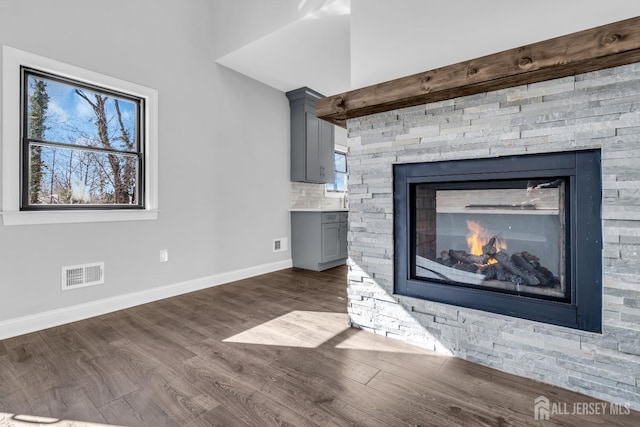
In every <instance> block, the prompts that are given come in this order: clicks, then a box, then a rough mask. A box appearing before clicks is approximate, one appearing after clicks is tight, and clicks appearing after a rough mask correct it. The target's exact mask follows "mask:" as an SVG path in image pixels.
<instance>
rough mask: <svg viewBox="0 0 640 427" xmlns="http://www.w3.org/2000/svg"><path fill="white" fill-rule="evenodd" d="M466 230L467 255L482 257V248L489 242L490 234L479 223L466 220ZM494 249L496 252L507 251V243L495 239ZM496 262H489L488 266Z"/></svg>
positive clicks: (492, 260)
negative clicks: (467, 231) (467, 230)
mask: <svg viewBox="0 0 640 427" xmlns="http://www.w3.org/2000/svg"><path fill="white" fill-rule="evenodd" d="M467 228H468V229H469V233H468V234H467V246H469V253H470V254H472V255H482V247H483V246H484V245H486V244H487V243H488V242H489V240H491V237H492V236H491V233H489V230H487V229H486V228H484V227H483V226H482V225H480V223H479V222H475V221H469V220H467ZM495 246H496V249H497V250H498V251H501V250H505V249H507V242H505V241H504V240H500V239H496V245H495ZM495 262H496V261H495V260H494V259H491V260H489V264H493V263H495Z"/></svg>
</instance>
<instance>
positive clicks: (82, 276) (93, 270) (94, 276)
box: [62, 262, 104, 291]
mask: <svg viewBox="0 0 640 427" xmlns="http://www.w3.org/2000/svg"><path fill="white" fill-rule="evenodd" d="M102 283H104V262H95V263H93V264H83V265H68V266H66V267H62V290H63V291H68V290H69V289H77V288H84V287H85V286H93V285H100V284H102Z"/></svg>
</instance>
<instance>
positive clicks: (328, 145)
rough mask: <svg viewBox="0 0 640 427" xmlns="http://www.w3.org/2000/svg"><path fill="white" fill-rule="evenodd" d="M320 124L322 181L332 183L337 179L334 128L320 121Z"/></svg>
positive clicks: (319, 148)
mask: <svg viewBox="0 0 640 427" xmlns="http://www.w3.org/2000/svg"><path fill="white" fill-rule="evenodd" d="M318 121H319V122H320V146H319V147H318V150H319V159H318V160H319V162H320V179H321V180H322V182H323V183H331V182H333V181H334V179H335V176H334V175H335V171H334V169H335V158H334V150H335V142H334V131H335V130H334V127H333V125H332V124H331V123H328V122H325V121H324V120H320V119H318Z"/></svg>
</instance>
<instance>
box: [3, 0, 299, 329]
mask: <svg viewBox="0 0 640 427" xmlns="http://www.w3.org/2000/svg"><path fill="white" fill-rule="evenodd" d="M214 20H215V16H214V11H213V6H212V4H211V2H210V1H207V0H190V1H188V2H184V1H177V0H134V1H131V0H111V1H100V2H98V1H85V0H56V1H47V0H2V1H0V44H6V45H9V46H13V47H16V48H18V49H22V50H26V51H29V52H32V53H35V54H39V55H42V56H47V57H50V58H53V59H56V60H59V61H63V62H66V63H69V64H72V65H76V66H80V67H84V68H87V69H89V70H92V71H96V72H99V73H103V74H107V75H111V76H114V77H117V78H120V79H124V80H129V81H132V82H134V83H138V84H141V85H144V86H148V87H152V88H155V89H157V90H158V91H159V158H160V161H159V175H160V179H159V206H160V214H159V219H158V220H156V221H141V222H122V223H94V224H65V225H36V226H11V227H6V226H3V225H0V292H1V297H0V298H1V301H2V310H0V322H2V321H5V320H7V319H13V318H17V317H20V316H27V315H33V314H37V313H40V312H44V311H47V310H54V309H60V308H64V307H69V306H72V305H75V304H82V303H87V302H90V301H95V300H100V299H103V298H108V297H114V296H118V295H122V294H127V293H131V292H138V291H146V290H150V289H153V288H158V287H162V286H165V285H169V284H174V283H179V282H184V281H189V280H192V279H198V278H203V277H208V276H212V275H218V274H221V273H226V272H231V271H234V270H239V269H245V268H249V267H253V266H258V265H262V264H271V263H277V262H286V261H287V260H288V259H289V258H290V254H289V252H280V253H273V252H272V250H271V245H272V240H273V239H274V238H278V237H288V236H289V213H288V211H287V209H288V208H289V181H288V177H289V142H288V139H289V112H288V101H287V99H286V97H285V95H284V94H283V93H281V92H279V91H276V90H274V89H272V88H269V87H267V86H265V85H262V84H260V83H258V82H256V81H254V80H251V79H248V78H246V77H244V76H241V75H239V74H237V73H235V72H233V71H230V70H228V69H226V68H224V67H221V66H219V65H216V64H215V62H214V57H215V52H214V44H215V40H214V36H213V30H212V28H213V22H214ZM16 143H17V141H16ZM165 248H166V249H168V250H169V259H170V260H169V262H168V263H166V264H161V263H159V258H158V257H159V254H158V253H159V250H160V249H165ZM94 261H105V263H106V268H105V270H106V271H105V277H106V283H105V284H104V285H99V286H95V287H89V288H82V289H78V290H74V291H69V292H65V293H62V292H61V291H60V267H61V266H63V265H74V264H82V263H86V262H94Z"/></svg>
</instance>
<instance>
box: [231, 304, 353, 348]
mask: <svg viewBox="0 0 640 427" xmlns="http://www.w3.org/2000/svg"><path fill="white" fill-rule="evenodd" d="M347 329H349V323H348V318H347V315H346V313H332V312H323V311H300V310H295V311H292V312H290V313H287V314H285V315H282V316H280V317H277V318H275V319H272V320H269V321H268V322H265V323H262V324H260V325H258V326H254V327H253V328H251V329H247V330H246V331H243V332H240V333H239V334H236V335H234V336H232V337H229V338H226V339H224V340H223V342H233V343H242V344H260V345H274V346H285V347H302V348H316V347H319V346H320V345H322V344H323V343H325V342H327V341H328V340H330V339H331V338H333V337H335V336H336V335H339V334H341V333H342V332H344V331H346V330H347Z"/></svg>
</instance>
